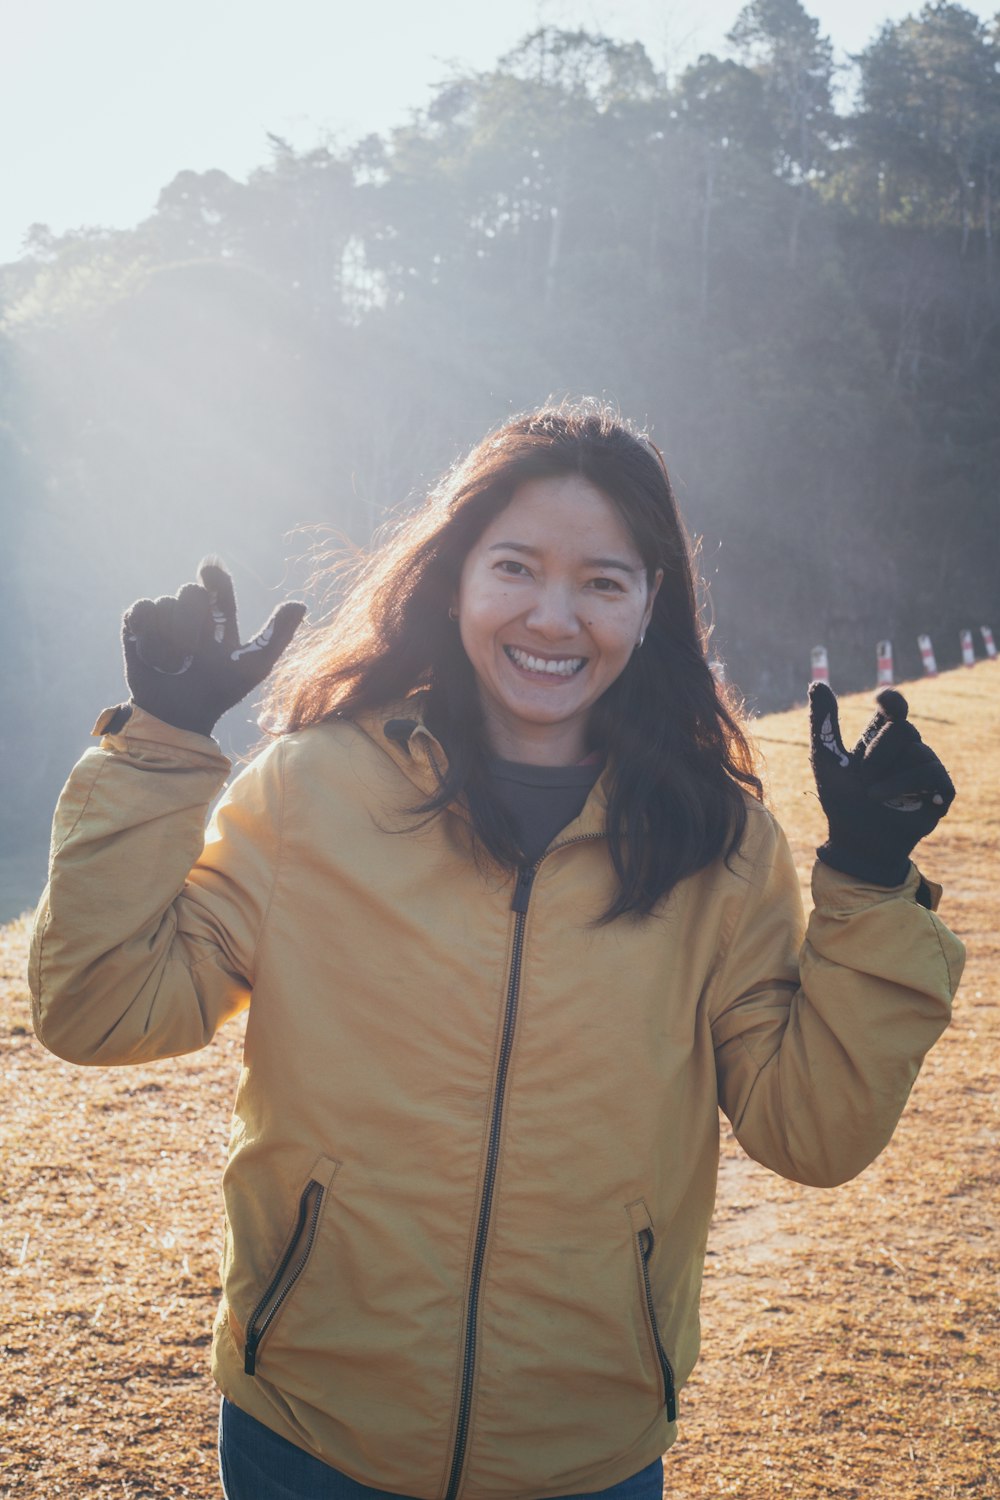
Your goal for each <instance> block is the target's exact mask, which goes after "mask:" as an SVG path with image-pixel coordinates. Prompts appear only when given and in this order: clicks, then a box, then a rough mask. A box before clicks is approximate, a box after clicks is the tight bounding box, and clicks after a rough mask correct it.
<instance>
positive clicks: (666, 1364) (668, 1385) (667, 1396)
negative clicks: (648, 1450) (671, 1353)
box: [639, 1229, 677, 1422]
mask: <svg viewBox="0 0 1000 1500" xmlns="http://www.w3.org/2000/svg"><path fill="white" fill-rule="evenodd" d="M652 1253H653V1231H652V1230H651V1229H640V1230H639V1259H640V1260H641V1262H642V1280H643V1286H644V1288H645V1293H646V1312H647V1314H648V1316H649V1326H650V1329H651V1330H652V1334H653V1347H654V1348H655V1350H656V1357H657V1359H658V1360H659V1361H660V1370H661V1372H662V1374H663V1404H664V1406H665V1407H666V1409H667V1421H668V1422H676V1421H677V1387H676V1384H675V1381H674V1369H673V1365H672V1364H671V1363H670V1361H669V1359H668V1358H667V1351H666V1350H665V1349H664V1347H663V1343H662V1341H661V1339H660V1329H659V1326H658V1324H657V1322H656V1308H655V1307H654V1305H653V1288H652V1285H651V1283H650V1280H649V1257H650V1256H651V1255H652Z"/></svg>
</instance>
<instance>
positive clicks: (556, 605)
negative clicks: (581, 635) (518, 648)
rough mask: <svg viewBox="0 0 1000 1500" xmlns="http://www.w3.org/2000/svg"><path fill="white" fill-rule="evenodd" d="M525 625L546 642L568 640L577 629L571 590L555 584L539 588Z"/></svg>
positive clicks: (577, 624) (577, 623) (577, 621)
mask: <svg viewBox="0 0 1000 1500" xmlns="http://www.w3.org/2000/svg"><path fill="white" fill-rule="evenodd" d="M525 624H526V625H527V626H528V628H529V630H532V631H534V633H535V634H536V635H539V636H543V637H544V638H545V639H546V640H550V641H561V640H568V639H569V638H570V637H571V636H574V635H576V633H577V631H578V629H579V620H578V619H577V614H576V606H575V601H574V595H573V590H572V589H571V588H568V587H566V586H565V585H563V584H559V583H556V582H553V583H549V584H546V585H545V586H544V587H541V588H539V590H538V593H537V594H536V595H535V598H534V600H533V602H532V606H531V608H530V610H529V611H528V613H527V615H526V617H525Z"/></svg>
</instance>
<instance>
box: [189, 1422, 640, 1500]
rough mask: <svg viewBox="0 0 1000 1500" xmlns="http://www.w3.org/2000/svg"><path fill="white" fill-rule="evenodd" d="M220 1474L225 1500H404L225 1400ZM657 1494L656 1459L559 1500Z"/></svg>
mask: <svg viewBox="0 0 1000 1500" xmlns="http://www.w3.org/2000/svg"><path fill="white" fill-rule="evenodd" d="M219 1470H220V1473H221V1475H222V1488H223V1491H224V1492H225V1496H226V1500H407V1497H406V1496H404V1495H392V1494H390V1493H389V1492H388V1491H387V1490H373V1489H370V1488H369V1487H368V1485H366V1484H358V1482H357V1480H356V1479H348V1477H347V1475H346V1474H341V1473H340V1472H339V1470H337V1469H331V1468H330V1465H329V1464H325V1463H322V1462H321V1460H320V1459H318V1458H314V1457H313V1455H312V1454H311V1453H307V1452H306V1451H305V1449H304V1448H298V1447H296V1445H295V1444H294V1443H289V1442H288V1441H287V1440H286V1439H285V1438H283V1437H279V1436H278V1434H277V1433H276V1432H272V1431H271V1429H270V1427H265V1426H264V1424H263V1422H258V1421H257V1419H256V1417H250V1416H248V1415H247V1413H246V1412H245V1411H241V1410H240V1408H239V1407H238V1406H234V1405H233V1404H232V1402H231V1401H227V1400H225V1398H223V1401H222V1409H221V1411H220V1412H219ZM662 1494H663V1460H662V1459H659V1458H658V1459H657V1460H656V1462H655V1463H651V1464H650V1465H649V1467H648V1468H647V1469H642V1470H641V1471H640V1472H639V1473H638V1474H633V1475H632V1477H631V1479H623V1480H622V1482H621V1484H613V1485H612V1486H611V1488H610V1489H609V1490H597V1491H594V1492H592V1493H591V1494H590V1495H566V1496H563V1497H561V1500H661V1496H662Z"/></svg>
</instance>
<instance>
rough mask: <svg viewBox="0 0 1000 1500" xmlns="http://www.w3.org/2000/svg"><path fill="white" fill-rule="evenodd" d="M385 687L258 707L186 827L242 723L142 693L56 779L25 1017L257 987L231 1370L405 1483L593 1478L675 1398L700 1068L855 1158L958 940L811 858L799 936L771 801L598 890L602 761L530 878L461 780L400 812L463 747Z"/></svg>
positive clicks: (784, 1132)
mask: <svg viewBox="0 0 1000 1500" xmlns="http://www.w3.org/2000/svg"><path fill="white" fill-rule="evenodd" d="M395 712H396V717H395V718H394V719H392V720H391V721H390V722H389V723H388V733H387V732H386V727H387V726H386V723H385V722H384V720H385V719H386V718H387V717H388V716H380V715H372V716H370V717H368V718H366V719H364V720H362V721H360V722H358V723H351V722H337V723H330V724H324V725H319V726H316V727H313V728H310V729H307V730H305V731H303V732H300V733H297V734H293V735H290V736H287V737H285V738H282V739H280V740H278V741H277V742H275V743H274V744H273V745H272V746H271V747H270V748H269V749H268V750H266V751H265V752H264V753H263V754H261V755H260V756H259V757H258V758H257V759H255V760H254V761H252V762H251V764H250V765H249V766H248V767H247V768H246V769H244V770H243V771H242V772H241V774H240V775H239V776H238V777H237V778H236V780H235V781H234V782H233V784H232V786H231V787H230V788H229V790H228V791H227V793H226V795H225V797H224V798H223V800H222V801H221V803H220V804H219V806H218V808H217V810H216V812H215V815H214V817H213V818H212V821H211V823H210V826H209V829H208V833H207V837H206V835H205V832H204V823H205V815H206V810H207V808H208V805H209V803H210V802H211V800H212V798H213V797H214V796H215V795H216V794H217V793H218V791H219V790H220V788H221V786H222V784H223V782H224V780H225V778H226V774H227V771H228V769H229V764H228V762H227V761H226V759H225V757H224V756H222V755H221V754H220V752H219V750H218V747H217V746H216V744H215V742H214V741H213V740H211V739H209V738H207V737H203V736H201V735H198V734H192V733H188V732H186V731H183V730H178V729H174V728H171V727H170V726H168V725H165V724H163V723H161V722H160V721H158V720H157V719H155V718H153V717H151V716H150V715H148V714H145V713H143V712H142V711H140V710H136V711H134V712H133V715H132V718H131V719H130V720H129V722H128V723H127V724H126V725H125V726H124V728H123V729H122V730H121V732H119V733H117V734H114V735H108V736H106V737H105V738H104V739H103V741H102V743H101V746H100V748H99V749H94V750H91V751H90V752H89V753H88V754H86V755H85V756H84V757H83V759H82V760H81V761H80V762H79V764H78V765H77V766H76V768H75V769H74V771H73V773H72V775H71V776H70V779H69V782H68V784H67V786H66V788H65V790H64V791H63V794H62V797H61V799H60V802H59V806H58V809H57V813H56V820H55V829H54V834H53V846H52V864H51V873H50V880H49V884H48V887H47V889H46V892H45V895H44V897H43V899H42V903H41V906H40V908H39V911H38V915H37V920H36V927H35V933H34V939H33V949H32V960H31V976H30V977H31V991H32V996H33V1005H34V1023H35V1028H36V1031H37V1033H38V1035H39V1037H40V1038H41V1039H42V1041H43V1042H44V1043H45V1045H46V1046H47V1047H49V1048H50V1049H51V1050H52V1051H53V1052H55V1053H57V1054H58V1055H59V1056H61V1057H64V1058H68V1059H70V1060H72V1061H74V1062H79V1063H92V1064H110V1063H130V1062H146V1061H148V1060H150V1059H152V1058H158V1057H166V1056H170V1055H173V1054H177V1053H182V1052H188V1051H191V1050H193V1049H195V1048H198V1047H202V1046H204V1045H205V1044H206V1043H207V1042H208V1041H210V1039H211V1038H212V1036H213V1034H214V1033H215V1031H216V1030H217V1029H218V1027H219V1026H220V1025H221V1024H222V1023H223V1022H224V1021H225V1020H226V1019H227V1018H228V1017H230V1016H232V1015H235V1014H236V1013H237V1012H238V1011H240V1010H242V1009H243V1008H244V1007H246V1006H248V1005H249V1006H250V1013H249V1018H248V1022H247V1032H246V1052H245V1062H246V1066H245V1068H244V1070H243V1073H242V1076H241V1079H240V1083H239V1089H238V1094H237V1098H236V1105H235V1117H234V1122H233V1131H232V1139H231V1147H230V1157H229V1164H228V1166H227V1169H226V1173H225V1180H224V1188H225V1200H226V1213H227V1221H228V1223H227V1237H226V1246H225V1251H224V1258H223V1267H222V1281H223V1300H222V1305H221V1309H220V1313H219V1317H218V1320H217V1323H216V1328H215V1342H214V1371H215V1375H216V1378H217V1380H218V1383H219V1385H220V1386H221V1388H222V1390H223V1391H224V1392H225V1394H226V1395H227V1396H228V1397H229V1398H230V1399H231V1400H232V1401H234V1402H235V1403H236V1404H237V1405H238V1406H240V1407H242V1408H243V1409H244V1410H245V1411H247V1412H249V1413H250V1414H251V1415H252V1416H255V1417H257V1418H258V1419H259V1420H260V1421H262V1422H264V1423H266V1424H267V1426H269V1427H271V1428H272V1429H274V1430H275V1431H276V1432H278V1433H280V1434H281V1435H282V1436H284V1437H286V1438H288V1439H290V1440H291V1441H292V1442H294V1443H297V1444H299V1445H300V1446H302V1447H305V1448H306V1449H308V1450H309V1451H311V1452H312V1453H314V1454H316V1455H317V1456H318V1457H319V1458H321V1459H323V1460H324V1461H325V1462H327V1463H329V1464H332V1465H334V1466H335V1467H336V1468H338V1469H340V1470H342V1471H344V1472H346V1473H347V1474H349V1475H352V1476H353V1477H354V1478H355V1479H357V1480H359V1481H360V1482H361V1483H363V1484H366V1485H370V1486H373V1487H375V1488H378V1489H383V1490H389V1491H395V1492H399V1493H402V1494H409V1495H414V1496H420V1497H426V1500H439V1497H440V1500H443V1497H445V1496H451V1497H456V1496H462V1497H464V1500H511V1497H522V1500H523V1497H525V1496H538V1497H548V1496H556V1495H566V1494H574V1493H578V1492H586V1491H591V1490H599V1489H603V1488H605V1487H607V1486H610V1485H612V1484H614V1483H616V1482H617V1481H619V1480H621V1479H624V1478H625V1477H626V1476H627V1475H629V1474H631V1473H633V1472H635V1471H637V1470H639V1469H641V1468H643V1467H644V1466H645V1465H646V1464H648V1463H650V1462H652V1461H653V1460H654V1459H655V1458H656V1457H657V1456H658V1455H659V1454H660V1453H662V1452H663V1450H664V1449H666V1448H667V1447H668V1446H669V1444H670V1443H671V1442H672V1440H673V1438H674V1436H675V1432H676V1427H675V1423H674V1418H675V1407H676V1401H677V1393H678V1391H679V1390H680V1387H681V1386H682V1385H683V1383H684V1381H685V1380H686V1378H687V1376H688V1374H689V1373H690V1371H691V1368H692V1366H693V1364H694V1362H695V1358H696V1355H697V1350H698V1298H699V1289H700V1284H701V1276H702V1262H703V1257H704V1253H705V1240H706V1235H707V1232H708V1225H709V1219H710V1216H711V1213H712V1206H713V1200H714V1196H715V1185H716V1167H717V1160H718V1134H719V1131H718V1109H717V1106H718V1105H719V1104H721V1106H722V1108H723V1110H724V1111H725V1113H726V1114H727V1115H728V1117H729V1119H730V1120H731V1121H732V1124H733V1127H734V1129H735V1131H736V1134H737V1136H738V1137H739V1140H740V1141H741V1143H742V1145H743V1146H744V1148H745V1149H746V1150H747V1151H748V1152H749V1154H750V1155H751V1156H753V1157H755V1158H756V1159H757V1160H758V1161H761V1162H763V1163H765V1165H767V1166H768V1167H770V1168H772V1169H773V1170H774V1171H776V1172H779V1173H781V1174H782V1175H784V1176H786V1177H790V1178H793V1179H794V1180H796V1181H800V1182H806V1183H814V1184H818V1185H832V1184H834V1183H838V1182H842V1181H844V1180H845V1179H847V1178H850V1177H852V1176H853V1175H855V1174H856V1173H858V1172H860V1171H861V1170H862V1169H863V1168H864V1167H865V1166H866V1164H867V1163H868V1162H870V1161H871V1160H872V1159H873V1158H874V1157H875V1156H876V1155H877V1154H878V1152H879V1151H881V1150H882V1148H883V1147H884V1146H885V1144H886V1142H887V1141H888V1140H889V1138H890V1136H891V1134H892V1131H893V1129H894V1127H895V1124H896V1121H897V1119H898V1118H899V1115H900V1112H901V1110H902V1109H903V1106H904V1104H905V1102H906V1098H907V1095H908V1093H909V1091H910V1088H911V1085H912V1083H913V1080H914V1078H915V1076H916V1074H917V1070H918V1068H919V1066H920V1063H921V1060H922V1058H923V1056H924V1054H925V1053H926V1051H927V1050H928V1048H929V1047H930V1046H931V1045H932V1044H933V1042H934V1041H935V1039H936V1038H937V1037H938V1035H939V1034H940V1033H941V1031H942V1030H943V1029H944V1027H945V1026H946V1024H947V1021H948V1016H949V1006H950V1000H951V996H952V994H953V992H954V990H955V987H956V984H957V981H958V977H959V974H960V971H961V967H962V962H963V950H962V947H961V945H960V943H959V942H958V941H957V940H956V939H955V938H954V937H953V936H952V935H951V933H950V932H949V931H948V930H947V928H946V927H944V926H943V924H942V923H941V922H940V921H939V920H938V918H937V916H936V915H935V914H934V913H933V912H931V911H929V910H926V909H925V908H924V907H923V906H921V905H919V904H918V903H917V901H916V900H915V893H916V889H917V883H918V874H917V871H916V870H915V869H913V868H912V867H911V873H910V878H909V879H908V881H907V882H906V884H905V885H904V886H903V887H901V888H900V889H898V890H884V889H879V888H875V887H871V886H866V885H863V884H861V883H860V882H858V881H854V880H852V879H850V878H848V877H846V876H843V875H839V874H837V873H836V872H835V871H833V870H830V869H827V868H826V867H824V866H822V865H819V866H817V869H816V872H815V878H814V901H815V911H814V912H813V914H812V916H811V918H810V921H809V926H808V931H806V932H805V936H804V941H803V925H804V924H803V918H802V909H801V902H800V897H799V888H798V882H797V879H796V875H795V871H794V868H793V865H792V860H791V857H790V853H789V850H788V847H787V844H786V841H785V839H784V836H783V835H782V833H781V831H780V829H779V828H778V826H777V824H776V823H775V821H774V819H773V818H772V817H771V815H770V814H769V813H768V812H766V811H765V810H764V809H763V808H762V807H761V806H760V805H759V804H757V803H755V802H750V804H749V827H748V830H747V834H746V837H745V839H744V843H743V848H742V852H741V853H740V854H739V855H737V856H735V857H734V858H733V859H732V860H731V861H730V862H729V866H730V867H727V865H726V863H725V862H723V861H721V860H720V861H717V862H716V863H714V864H712V865H711V866H710V867H708V868H706V869H705V870H702V871H701V872H700V873H699V874H698V875H695V876H693V877H691V878H689V879H687V880H684V881H683V882H681V884H680V885H679V886H678V887H677V888H676V890H675V891H674V892H673V893H672V895H671V896H670V898H669V899H668V900H666V901H665V902H664V903H663V904H662V907H661V909H659V910H658V911H657V912H656V913H655V914H654V915H653V916H650V917H647V918H642V919H632V918H623V919H619V920H617V921H615V922H613V923H611V924H610V925H607V926H603V927H601V926H595V925H594V919H595V918H596V917H598V916H599V915H600V913H601V912H602V910H603V909H604V908H605V907H606V905H607V903H608V901H609V898H610V896H611V894H612V889H613V875H612V871H611V867H610V861H609V859H608V855H607V851H606V846H605V841H604V836H603V824H604V813H605V789H604V786H603V784H602V782H601V781H599V782H598V783H597V786H596V787H595V788H594V790H593V792H592V793H591V795H590V797H589V799H588V801H587V803H586V806H585V807H584V809H583V811H582V813H581V815H580V817H579V818H578V819H577V820H576V821H575V822H574V823H571V824H570V825H569V826H568V827H567V828H566V829H564V830H563V832H562V833H561V834H560V835H559V836H558V838H557V839H556V840H555V841H554V843H553V845H552V846H551V847H550V848H549V850H548V851H547V852H546V854H545V855H544V856H543V858H542V859H541V860H540V861H539V863H538V864H537V866H536V867H535V870H534V873H533V876H522V877H521V878H520V879H519V880H515V878H514V877H513V876H511V875H507V874H504V873H502V872H500V871H498V870H496V869H493V868H491V867H490V866H489V865H487V864H484V862H483V861H482V860H480V861H478V862H477V860H476V857H475V853H474V850H473V848H472V847H471V844H470V837H469V829H468V825H467V823H466V822H465V820H464V818H463V817H462V816H461V815H460V814H459V813H458V812H446V813H444V814H443V815H441V816H439V817H436V818H434V819H432V820H431V821H429V822H425V823H424V824H423V825H422V826H417V824H416V822H415V820H414V819H413V818H412V817H409V816H407V813H406V809H408V808H411V807H412V806H413V805H414V804H415V803H417V802H419V801H420V800H422V798H424V797H426V796H427V795H428V794H429V793H430V792H432V791H433V790H434V789H435V787H436V785H437V781H436V774H435V768H434V763H435V760H436V761H437V764H438V765H439V766H440V765H441V764H443V760H444V753H443V751H442V749H441V747H440V746H439V745H438V744H437V742H436V741H434V740H433V738H432V737H431V735H430V733H429V732H428V731H427V730H426V729H425V728H424V727H423V726H422V725H419V724H417V725H415V724H414V723H413V722H412V714H413V710H412V707H411V701H408V703H407V704H406V705H404V707H403V708H402V709H400V708H399V707H398V706H397V708H396V711H395ZM400 715H403V716H404V717H406V716H410V719H409V722H405V723H402V724H401V723H400ZM417 717H419V713H417ZM203 846H204V847H203ZM251 996H252V1003H251Z"/></svg>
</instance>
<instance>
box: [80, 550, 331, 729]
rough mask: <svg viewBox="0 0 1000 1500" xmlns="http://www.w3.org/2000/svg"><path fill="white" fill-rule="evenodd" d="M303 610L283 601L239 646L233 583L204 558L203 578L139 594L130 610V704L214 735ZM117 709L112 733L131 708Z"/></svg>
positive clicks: (126, 639)
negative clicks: (150, 595)
mask: <svg viewBox="0 0 1000 1500" xmlns="http://www.w3.org/2000/svg"><path fill="white" fill-rule="evenodd" d="M305 612H306V607H305V605H304V604H293V603H286V604H279V605H278V608H277V609H276V610H275V611H274V613H273V614H272V616H271V618H270V619H269V620H268V622H267V624H266V625H265V626H264V628H263V629H262V630H261V631H260V632H259V633H258V634H257V635H255V636H254V637H253V639H252V640H251V641H248V642H247V644H246V645H245V646H243V645H241V644H240V637H239V630H238V628H237V624H236V598H235V596H234V594H233V581H232V579H231V578H230V576H229V574H228V573H227V572H226V570H225V568H223V567H222V566H220V564H218V563H217V562H212V561H209V560H206V561H205V562H203V563H202V564H201V566H200V567H199V569H198V582H197V583H186V584H185V585H184V587H183V588H182V589H180V590H179V591H178V592H177V594H176V596H174V597H171V596H170V595H166V594H165V595H163V597H162V598H159V599H157V600H155V601H154V600H152V599H138V600H136V602H135V604H133V605H132V606H131V607H130V608H129V609H127V610H126V611H125V617H124V619H123V621H122V647H123V649H124V652H125V676H126V678H127V680H128V685H129V689H130V691H131V694H132V702H133V703H134V704H136V705H137V706H138V707H139V708H144V709H145V710H146V711H147V713H151V714H155V715H156V717H157V718H158V719H163V720H164V721H165V723H167V724H173V725H175V726H176V727H177V728H178V729H193V730H195V731H196V732H197V733H198V734H211V732H212V730H213V728H214V727H215V724H216V721H217V720H218V719H221V717H222V715H223V714H224V713H225V712H226V710H227V709H229V708H232V707H233V705H234V704H235V703H239V701H240V699H241V698H245V697H246V695H247V693H249V692H251V691H252V690H253V689H254V688H255V687H256V686H257V684H258V683H259V682H263V680H264V678H265V677H266V676H267V674H268V672H270V670H271V668H272V667H273V666H274V664H275V662H276V661H277V660H278V657H279V656H280V655H281V653H282V651H284V649H285V647H286V646H287V645H288V643H289V641H290V640H291V638H292V636H293V635H294V634H295V632H296V630H297V629H298V627H299V625H300V624H301V621H302V617H303V615H304V614H305ZM119 713H120V715H121V717H119V716H118V715H116V716H115V722H114V723H113V724H109V725H108V727H107V732H110V733H114V732H115V731H116V730H117V729H118V728H120V726H121V724H122V723H124V721H125V718H127V711H126V709H125V708H124V707H123V709H122V710H120V711H119Z"/></svg>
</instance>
